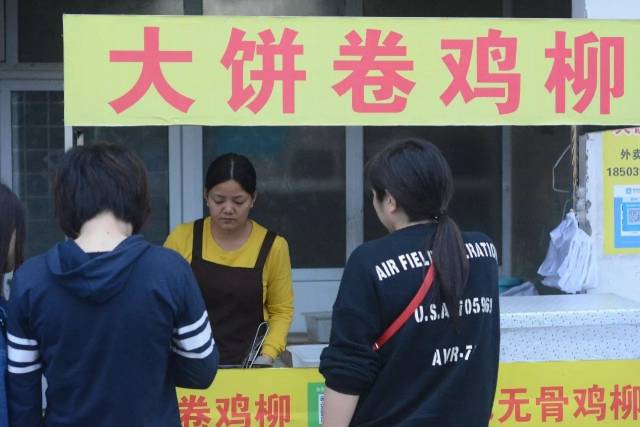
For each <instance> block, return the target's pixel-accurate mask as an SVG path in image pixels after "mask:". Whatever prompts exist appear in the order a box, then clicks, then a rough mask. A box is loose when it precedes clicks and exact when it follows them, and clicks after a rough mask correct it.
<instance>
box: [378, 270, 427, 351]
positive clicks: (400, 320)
mask: <svg viewBox="0 0 640 427" xmlns="http://www.w3.org/2000/svg"><path fill="white" fill-rule="evenodd" d="M435 278H436V268H435V267H434V266H433V263H432V264H431V265H430V266H429V270H427V274H426V275H425V276H424V280H423V281H422V284H421V285H420V288H418V292H416V294H415V295H414V297H413V299H412V300H411V302H410V303H409V305H408V306H406V307H405V309H404V310H403V311H402V313H400V315H399V316H398V317H397V318H396V320H394V321H393V323H391V325H389V327H388V328H387V329H386V330H385V331H384V332H383V333H382V335H380V336H379V337H378V339H377V340H375V342H374V343H373V346H372V348H373V351H378V350H380V349H381V348H382V346H383V345H385V343H386V342H387V341H389V340H390V339H391V337H393V336H394V335H395V334H396V332H398V330H400V328H401V327H402V326H403V325H404V324H405V323H407V320H409V317H411V315H412V314H413V312H414V311H415V309H416V308H418V306H419V305H420V303H421V302H422V301H423V300H424V297H426V296H427V294H428V293H429V289H431V285H432V284H433V281H434V279H435Z"/></svg>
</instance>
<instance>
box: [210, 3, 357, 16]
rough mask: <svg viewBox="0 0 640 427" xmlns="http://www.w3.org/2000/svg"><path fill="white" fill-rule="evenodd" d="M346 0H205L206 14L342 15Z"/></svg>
mask: <svg viewBox="0 0 640 427" xmlns="http://www.w3.org/2000/svg"><path fill="white" fill-rule="evenodd" d="M344 6H345V0H305V1H300V0H278V1H265V0H234V1H228V0H203V12H204V14H205V15H258V16H340V15H344Z"/></svg>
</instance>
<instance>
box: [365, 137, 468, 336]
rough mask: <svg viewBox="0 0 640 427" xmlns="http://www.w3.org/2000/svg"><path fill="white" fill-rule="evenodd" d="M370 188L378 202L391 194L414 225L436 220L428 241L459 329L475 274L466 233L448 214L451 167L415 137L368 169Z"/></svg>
mask: <svg viewBox="0 0 640 427" xmlns="http://www.w3.org/2000/svg"><path fill="white" fill-rule="evenodd" d="M366 175H367V180H368V182H369V185H370V186H371V188H372V189H373V190H374V192H375V197H376V198H377V199H378V201H382V200H383V199H384V197H385V192H386V193H389V194H390V195H391V196H393V197H394V199H395V200H396V203H397V204H398V206H399V207H400V208H402V209H403V211H404V212H405V213H406V214H407V216H408V218H409V221H412V222H413V221H422V220H435V221H437V223H438V225H437V229H436V232H435V235H434V237H433V241H432V242H431V241H428V242H426V251H428V250H429V249H431V251H432V259H433V263H434V266H435V268H436V272H437V277H438V279H439V284H440V285H439V290H440V295H441V297H442V300H443V301H444V302H445V303H446V304H447V307H448V309H449V313H450V314H451V319H452V321H453V323H454V325H456V326H457V325H458V319H459V312H458V304H459V303H458V301H459V300H460V298H461V297H462V294H463V291H464V287H465V285H466V283H467V277H468V274H469V261H468V260H467V257H466V252H465V249H464V243H463V240H462V235H461V233H460V229H459V228H458V226H457V225H456V223H455V222H454V220H453V219H452V218H451V217H450V216H449V215H448V213H447V209H448V207H449V202H450V201H451V197H452V196H453V192H454V188H453V176H452V174H451V168H450V167H449V164H448V163H447V161H446V160H445V158H444V156H443V155H442V153H441V152H440V150H438V148H437V147H436V146H435V145H433V144H432V143H430V142H428V141H425V140H422V139H418V138H410V139H406V140H401V141H399V142H397V143H395V144H392V145H390V146H388V147H387V148H386V149H384V150H383V151H381V152H379V153H378V154H377V155H376V156H374V157H373V158H372V159H371V160H370V161H369V162H368V163H367V166H366Z"/></svg>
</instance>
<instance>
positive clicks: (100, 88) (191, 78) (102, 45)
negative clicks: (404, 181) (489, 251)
mask: <svg viewBox="0 0 640 427" xmlns="http://www.w3.org/2000/svg"><path fill="white" fill-rule="evenodd" d="M64 28H65V33H64V43H65V62H64V67H65V123H66V124H67V125H114V126H118V125H167V124H200V125H250V126H253V125H291V126H299V125H374V126H375V125H464V124H466V125H508V124H513V125H543V124H616V125H622V124H629V125H635V124H638V122H640V116H639V115H638V111H640V83H639V82H638V79H636V78H635V77H636V76H638V75H640V49H636V48H635V47H636V46H640V22H639V21H611V22H607V21H599V22H598V23H597V25H595V24H594V23H593V22H591V21H588V20H551V19H550V20H509V19H446V20H443V19H437V18H412V19H403V18H375V19H373V18H371V19H369V18H347V17H344V18H337V17H334V18H329V17H306V18H295V17H290V18H279V17H221V16H204V17H203V16H200V17H196V16H184V17H166V16H126V17H123V16H95V15H82V16H74V15H67V16H65V17H64Z"/></svg>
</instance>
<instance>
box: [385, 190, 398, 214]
mask: <svg viewBox="0 0 640 427" xmlns="http://www.w3.org/2000/svg"><path fill="white" fill-rule="evenodd" d="M384 204H385V207H386V208H387V211H389V213H394V212H395V211H397V210H398V203H397V202H396V198H395V197H393V196H392V195H391V194H389V193H388V192H385V196H384Z"/></svg>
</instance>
